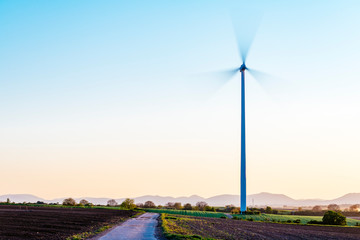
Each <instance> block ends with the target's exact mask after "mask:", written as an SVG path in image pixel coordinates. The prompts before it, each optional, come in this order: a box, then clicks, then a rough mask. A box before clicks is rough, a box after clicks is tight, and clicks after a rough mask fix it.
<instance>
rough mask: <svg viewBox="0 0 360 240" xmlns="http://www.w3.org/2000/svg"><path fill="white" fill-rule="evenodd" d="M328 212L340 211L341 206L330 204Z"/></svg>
mask: <svg viewBox="0 0 360 240" xmlns="http://www.w3.org/2000/svg"><path fill="white" fill-rule="evenodd" d="M328 210H330V211H340V206H339V205H337V204H329V206H328Z"/></svg>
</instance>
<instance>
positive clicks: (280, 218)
mask: <svg viewBox="0 0 360 240" xmlns="http://www.w3.org/2000/svg"><path fill="white" fill-rule="evenodd" d="M233 216H236V217H237V218H239V219H243V220H250V221H258V222H275V223H287V222H288V221H292V222H293V221H294V220H297V219H298V220H300V223H301V224H307V223H308V222H309V221H311V220H315V221H320V222H321V221H322V217H320V216H299V215H277V214H265V213H263V214H260V215H241V214H239V215H233ZM346 222H347V226H356V223H358V224H360V220H356V219H351V218H346ZM327 226H329V225H327Z"/></svg>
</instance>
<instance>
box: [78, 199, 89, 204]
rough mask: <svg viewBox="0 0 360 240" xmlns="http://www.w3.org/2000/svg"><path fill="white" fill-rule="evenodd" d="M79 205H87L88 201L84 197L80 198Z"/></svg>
mask: <svg viewBox="0 0 360 240" xmlns="http://www.w3.org/2000/svg"><path fill="white" fill-rule="evenodd" d="M79 203H80V205H84V206H86V205H88V204H89V201H88V200H86V199H82V200H80V202H79Z"/></svg>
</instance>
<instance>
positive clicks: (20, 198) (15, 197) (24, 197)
mask: <svg viewBox="0 0 360 240" xmlns="http://www.w3.org/2000/svg"><path fill="white" fill-rule="evenodd" d="M8 198H9V199H10V201H11V202H16V203H22V202H32V203H33V202H37V201H45V199H43V198H40V197H37V196H35V195H31V194H7V195H2V196H0V202H6V200H7V199H8Z"/></svg>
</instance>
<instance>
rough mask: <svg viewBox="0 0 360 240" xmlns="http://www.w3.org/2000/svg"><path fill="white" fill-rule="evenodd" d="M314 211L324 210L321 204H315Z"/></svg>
mask: <svg viewBox="0 0 360 240" xmlns="http://www.w3.org/2000/svg"><path fill="white" fill-rule="evenodd" d="M312 211H313V212H321V211H322V207H321V206H319V205H316V206H314V207H313V208H312Z"/></svg>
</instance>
